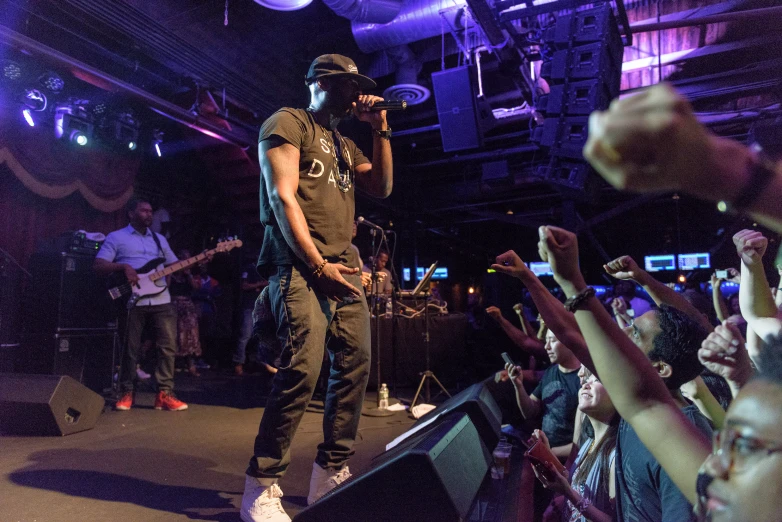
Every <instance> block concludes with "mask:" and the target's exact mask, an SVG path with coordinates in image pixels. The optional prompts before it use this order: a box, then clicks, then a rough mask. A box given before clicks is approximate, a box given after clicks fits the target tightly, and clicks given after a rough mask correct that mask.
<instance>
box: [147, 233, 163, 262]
mask: <svg viewBox="0 0 782 522" xmlns="http://www.w3.org/2000/svg"><path fill="white" fill-rule="evenodd" d="M150 232H152V239H154V240H155V244H156V245H157V249H158V252H160V254H161V255H162V256H163V257H166V253H165V252H163V247H162V246H160V239H159V238H158V237H157V233H156V232H155V231H154V230H150Z"/></svg>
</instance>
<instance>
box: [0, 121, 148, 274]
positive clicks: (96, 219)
mask: <svg viewBox="0 0 782 522" xmlns="http://www.w3.org/2000/svg"><path fill="white" fill-rule="evenodd" d="M9 116H11V115H9V114H8V113H6V116H5V118H4V117H3V116H0V215H1V216H3V217H2V219H0V247H2V248H3V249H4V250H6V251H7V252H8V253H10V254H11V255H13V256H14V257H15V258H16V259H17V260H18V261H19V262H20V263H21V264H22V266H26V263H27V259H28V258H29V256H30V254H32V253H33V252H35V250H36V246H37V243H38V241H40V240H43V239H47V238H52V237H56V236H59V235H60V234H62V233H63V232H66V231H69V230H80V229H84V230H87V231H90V232H102V233H104V234H105V233H108V232H110V231H112V230H115V229H117V228H120V227H121V226H124V225H125V224H126V223H127V220H126V218H125V216H124V212H123V211H122V209H123V207H124V205H125V203H126V202H127V201H128V199H129V198H130V196H131V195H132V194H133V182H134V180H135V177H136V173H137V172H138V169H139V165H140V154H130V153H123V151H120V150H112V149H110V148H108V147H106V146H104V145H96V144H95V143H94V140H93V141H91V143H90V144H88V145H87V146H86V147H79V146H77V145H73V144H71V143H68V142H67V141H65V140H58V139H56V138H55V137H54V132H53V129H52V127H51V125H38V126H36V127H29V126H26V125H19V124H18V122H16V121H9V119H10V118H9Z"/></svg>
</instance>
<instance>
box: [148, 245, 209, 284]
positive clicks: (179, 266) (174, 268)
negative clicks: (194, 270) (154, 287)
mask: <svg viewBox="0 0 782 522" xmlns="http://www.w3.org/2000/svg"><path fill="white" fill-rule="evenodd" d="M214 252H215V250H214V249H213V250H208V251H206V252H202V253H200V254H198V255H197V256H193V257H191V258H188V259H185V260H184V261H177V262H176V263H174V264H173V265H169V266H167V267H165V268H164V269H162V270H158V271H157V272H153V273H151V274H149V279H150V280H152V281H157V280H158V279H161V278H163V277H166V276H169V275H171V274H173V273H174V272H179V271H180V270H184V269H185V268H187V267H189V266H192V265H194V264H196V263H198V262H200V261H203V260H204V259H206V258H207V256H209V255H211V254H214Z"/></svg>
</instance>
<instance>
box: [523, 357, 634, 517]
mask: <svg viewBox="0 0 782 522" xmlns="http://www.w3.org/2000/svg"><path fill="white" fill-rule="evenodd" d="M578 376H579V377H581V383H582V384H581V389H580V390H579V392H578V411H579V412H581V413H584V414H585V415H586V417H587V418H588V419H589V422H590V423H591V424H592V428H593V430H594V436H593V437H590V438H587V439H586V440H585V441H584V443H583V444H582V445H581V448H580V449H579V450H578V454H577V456H576V458H575V460H574V461H573V465H572V467H571V470H570V476H571V479H570V481H568V478H567V476H566V475H564V474H562V473H559V472H558V471H557V469H556V468H555V467H554V466H553V465H552V464H550V463H546V462H542V461H536V460H532V466H533V469H534V470H535V475H537V477H538V479H539V480H540V482H541V483H542V484H543V487H545V488H546V489H550V490H552V491H554V492H555V493H558V494H561V495H562V496H563V497H564V500H565V502H564V504H562V505H561V507H560V508H559V511H560V514H561V516H560V520H563V521H567V522H586V521H587V520H590V521H596V522H604V521H605V522H609V521H611V520H614V519H615V516H616V505H615V500H614V499H615V497H616V482H615V467H614V464H615V462H614V460H615V459H614V457H615V455H616V438H617V433H618V431H619V420H620V419H619V415H617V413H616V408H614V403H613V402H611V397H609V396H608V393H607V392H606V390H605V388H604V387H603V385H602V384H600V381H599V380H598V379H597V377H596V376H595V375H594V374H593V373H592V372H590V371H589V370H588V369H586V367H584V366H582V367H581V370H579V372H578ZM535 434H536V435H537V436H538V439H539V440H540V441H541V442H542V443H544V444H548V440H547V438H546V436H545V433H543V432H542V431H540V430H535ZM554 504H555V505H556V504H557V502H556V501H555V503H554Z"/></svg>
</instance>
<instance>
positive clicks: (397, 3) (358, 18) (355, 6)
mask: <svg viewBox="0 0 782 522" xmlns="http://www.w3.org/2000/svg"><path fill="white" fill-rule="evenodd" d="M256 1H258V0H256ZM402 1H403V0H323V3H324V4H326V5H327V6H328V7H330V8H331V10H332V11H334V12H335V13H337V14H338V15H339V16H343V17H345V18H347V19H348V20H352V21H353V22H358V23H369V24H386V23H388V22H390V21H391V20H393V19H394V18H396V16H397V15H398V14H399V11H400V10H401V9H402Z"/></svg>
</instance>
